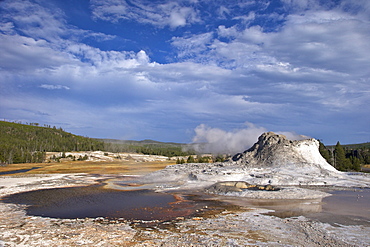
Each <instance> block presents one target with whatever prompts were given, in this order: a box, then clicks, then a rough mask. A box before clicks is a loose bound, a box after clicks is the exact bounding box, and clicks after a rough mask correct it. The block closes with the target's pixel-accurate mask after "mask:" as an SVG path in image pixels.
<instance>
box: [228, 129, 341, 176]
mask: <svg viewBox="0 0 370 247" xmlns="http://www.w3.org/2000/svg"><path fill="white" fill-rule="evenodd" d="M231 161H232V162H235V163H236V164H239V165H243V166H247V167H251V168H262V167H284V166H290V165H294V166H295V167H297V168H304V167H306V168H307V167H315V168H317V169H322V170H323V171H327V172H337V170H336V169H335V168H334V167H332V166H331V165H330V164H328V163H327V162H326V160H325V159H324V158H323V157H322V156H321V154H320V152H319V142H318V141H317V140H315V139H307V140H301V141H291V140H288V139H287V138H286V137H285V136H284V135H278V134H275V133H273V132H268V133H264V134H262V135H261V136H260V137H259V138H258V141H257V142H256V143H255V144H254V145H253V146H252V147H251V148H250V149H248V150H246V151H245V152H243V153H239V154H236V155H234V157H232V159H231Z"/></svg>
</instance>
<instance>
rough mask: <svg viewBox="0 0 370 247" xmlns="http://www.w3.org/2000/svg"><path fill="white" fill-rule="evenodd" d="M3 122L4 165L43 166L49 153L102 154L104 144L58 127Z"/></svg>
mask: <svg viewBox="0 0 370 247" xmlns="http://www.w3.org/2000/svg"><path fill="white" fill-rule="evenodd" d="M37 125H38V124H32V125H25V124H19V123H10V122H4V121H0V163H5V164H11V163H32V162H42V161H43V157H44V154H45V152H66V151H80V150H83V151H94V150H102V149H103V148H104V142H103V141H100V140H96V139H92V138H87V137H82V136H77V135H73V134H71V133H68V132H65V131H63V130H62V129H61V128H56V127H53V128H52V127H50V126H48V127H39V126H37Z"/></svg>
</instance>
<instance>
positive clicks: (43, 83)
mask: <svg viewBox="0 0 370 247" xmlns="http://www.w3.org/2000/svg"><path fill="white" fill-rule="evenodd" d="M369 105H370V1H368V0H356V1H353V0H255V1H253V0H244V1H243V0H239V1H238V0H233V1H227V0H177V1H169V0H134V1H133V0H91V1H88V0H78V1H76V0H2V1H0V119H1V120H4V119H5V120H7V121H21V122H23V123H30V122H33V123H35V122H37V123H40V125H44V124H46V125H51V126H57V127H62V128H63V129H64V130H66V131H68V132H72V133H74V134H77V135H82V136H88V137H94V138H113V139H125V140H143V139H153V140H157V141H167V142H183V143H189V142H192V141H198V142H204V141H208V142H218V143H222V142H228V141H230V140H232V139H235V138H238V139H240V142H243V139H244V138H242V137H243V136H244V137H245V140H246V142H248V143H249V142H251V141H253V142H254V141H255V140H256V138H257V137H258V135H259V134H261V133H262V132H265V131H274V132H278V133H284V134H286V135H288V136H292V138H294V136H298V135H305V136H308V137H313V138H316V139H320V140H322V141H323V142H324V143H325V144H335V143H336V142H337V141H340V142H341V143H344V144H346V143H347V144H348V143H362V142H368V141H370V107H369ZM250 138H252V139H253V140H250ZM253 142H252V143H253ZM240 145H243V144H240ZM248 145H249V144H248Z"/></svg>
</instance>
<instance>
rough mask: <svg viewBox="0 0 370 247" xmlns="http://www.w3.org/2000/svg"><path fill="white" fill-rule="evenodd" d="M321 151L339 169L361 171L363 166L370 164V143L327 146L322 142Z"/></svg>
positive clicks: (338, 143)
mask: <svg viewBox="0 0 370 247" xmlns="http://www.w3.org/2000/svg"><path fill="white" fill-rule="evenodd" d="M319 151H320V153H321V155H322V156H323V157H324V158H325V159H326V161H327V162H328V163H329V164H331V165H332V166H334V167H335V168H336V169H337V170H339V171H360V170H361V167H362V166H364V165H367V164H370V143H369V142H367V143H361V144H350V145H341V144H340V142H339V141H338V142H337V144H336V145H335V146H328V147H326V146H325V145H324V144H323V143H321V142H320V147H319Z"/></svg>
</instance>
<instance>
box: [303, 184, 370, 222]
mask: <svg viewBox="0 0 370 247" xmlns="http://www.w3.org/2000/svg"><path fill="white" fill-rule="evenodd" d="M328 192H329V193H330V194H332V196H329V197H326V198H324V199H323V201H322V210H321V212H319V213H316V214H310V215H308V217H310V218H312V219H317V220H319V221H321V222H326V223H330V224H332V225H365V226H370V189H369V188H366V189H351V190H332V191H328Z"/></svg>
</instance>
